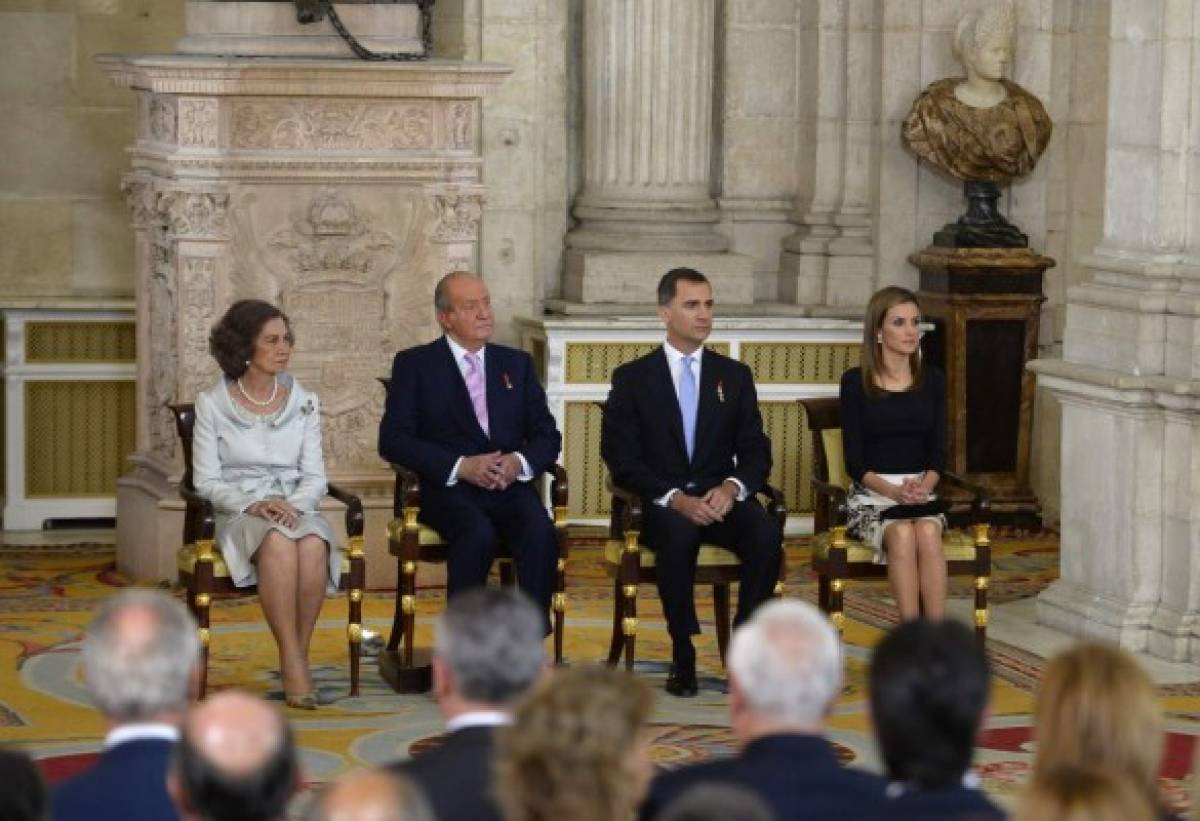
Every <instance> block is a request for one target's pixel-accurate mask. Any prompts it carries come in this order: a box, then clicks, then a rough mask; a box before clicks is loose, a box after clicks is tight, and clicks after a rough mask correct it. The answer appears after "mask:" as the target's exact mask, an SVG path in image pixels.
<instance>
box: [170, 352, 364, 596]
mask: <svg viewBox="0 0 1200 821" xmlns="http://www.w3.org/2000/svg"><path fill="white" fill-rule="evenodd" d="M279 383H280V385H281V386H283V387H285V388H287V389H288V390H289V395H288V398H287V401H286V402H285V403H284V405H283V408H282V409H281V410H280V411H279V412H278V413H275V414H271V415H268V416H256V415H254V414H252V413H250V412H248V411H246V410H244V409H243V408H241V407H240V406H239V405H238V404H237V403H236V402H235V401H234V399H233V397H232V396H230V395H229V385H230V384H231V383H230V382H229V381H228V380H226V379H225V377H221V379H219V380H218V381H217V383H216V384H215V385H213V386H212V387H210V388H208V389H207V390H205V391H203V392H202V393H200V394H199V395H198V396H197V397H196V426H195V430H194V433H193V440H192V479H193V482H194V483H195V486H196V492H197V493H199V494H200V495H201V496H203V497H204V498H205V499H208V500H209V501H211V502H212V503H213V507H214V509H215V513H216V540H217V545H218V546H219V547H220V548H221V553H222V554H223V555H224V557H225V564H226V565H228V567H229V573H230V576H231V577H232V579H233V583H234V584H235V585H237V586H238V587H248V586H250V585H252V584H256V583H257V581H258V576H257V574H256V572H255V567H254V564H253V561H252V559H253V557H254V553H255V551H257V550H258V547H259V545H260V544H262V541H263V539H264V538H265V537H266V535H267V533H268V532H270V531H271V530H278V531H279V532H280V533H281V534H283V535H284V536H286V537H287V538H289V539H292V540H296V539H300V538H301V537H303V536H309V535H312V536H318V537H320V538H321V539H323V540H324V542H325V546H326V548H327V552H328V554H329V562H328V564H329V579H328V590H329V592H333V591H334V590H336V589H337V583H338V579H339V576H340V575H341V556H340V554H339V552H338V551H337V550H332V549H329V547H330V546H331V545H333V544H335V541H334V535H333V530H332V528H330V526H329V522H327V521H326V520H325V517H324V516H322V515H321V514H320V513H319V512H318V511H317V505H318V504H319V503H320V501H321V499H322V498H324V496H325V458H324V455H323V454H322V452H321V413H320V407H319V406H318V404H317V395H316V394H315V393H312V392H311V391H308V390H305V389H304V387H302V386H301V385H300V383H298V382H297V381H296V380H295V379H293V378H292V377H291V376H290V375H288V374H280V376H279ZM270 496H281V497H283V498H285V499H287V501H288V502H289V503H290V504H291V505H292V506H293V507H295V508H296V509H297V510H298V511H300V516H299V518H298V519H297V521H296V524H295V526H294V527H287V526H285V525H282V524H278V523H276V522H271V521H268V520H267V519H263V518H261V517H259V516H249V515H247V514H246V513H245V512H244V511H245V510H246V508H247V507H249V506H250V505H251V504H253V503H254V502H257V501H260V500H262V499H266V498H268V497H270Z"/></svg>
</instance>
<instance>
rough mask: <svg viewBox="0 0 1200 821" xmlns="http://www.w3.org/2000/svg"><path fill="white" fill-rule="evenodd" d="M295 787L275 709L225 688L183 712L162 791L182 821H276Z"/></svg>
mask: <svg viewBox="0 0 1200 821" xmlns="http://www.w3.org/2000/svg"><path fill="white" fill-rule="evenodd" d="M299 783H300V767H299V761H298V758H297V754H296V744H295V741H294V740H293V738H292V730H291V727H289V726H288V723H287V721H286V720H284V718H283V716H282V715H281V714H280V712H279V710H278V709H277V708H276V707H274V706H273V705H270V704H268V703H267V702H265V701H263V700H262V699H260V698H258V697H256V696H252V695H250V694H249V693H242V692H238V691H237V690H226V691H225V692H223V693H217V694H216V695H215V696H210V697H209V698H207V699H206V700H205V701H204V702H203V703H201V704H199V705H197V706H196V707H195V708H194V709H193V710H192V711H191V713H190V714H189V715H188V717H187V720H186V721H185V722H184V724H183V731H182V733H181V735H180V738H179V744H177V745H176V747H175V751H174V755H173V757H172V763H171V769H170V772H169V775H168V777H167V790H168V791H169V792H170V794H171V798H172V799H173V800H174V801H175V805H176V806H177V807H178V809H179V817H180V818H182V819H184V821H276V819H282V818H283V817H284V813H285V812H286V810H287V805H288V801H289V800H290V799H291V797H292V795H293V794H294V793H295V792H296V788H297V787H298V786H299Z"/></svg>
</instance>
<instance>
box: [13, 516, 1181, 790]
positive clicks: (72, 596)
mask: <svg viewBox="0 0 1200 821" xmlns="http://www.w3.org/2000/svg"><path fill="white" fill-rule="evenodd" d="M602 544H603V539H602V536H601V535H599V534H597V533H596V532H595V531H582V532H580V533H578V534H576V535H575V536H574V538H573V540H572V558H571V561H570V564H569V580H568V611H567V634H566V636H567V641H566V655H567V658H568V662H569V663H572V664H580V663H592V662H596V661H599V660H601V659H603V658H604V657H605V655H606V654H607V649H608V643H609V633H610V630H611V625H612V615H611V613H612V610H611V608H612V591H611V585H612V583H611V581H610V580H609V579H608V578H607V576H606V574H605V568H604V563H603V556H602V549H601V548H602ZM993 554H994V557H995V575H994V578H993V583H992V586H991V598H992V601H993V603H996V604H1001V603H1004V602H1011V601H1016V600H1018V599H1021V598H1024V597H1028V596H1032V595H1035V594H1036V593H1037V592H1038V591H1040V590H1041V589H1043V588H1044V587H1045V586H1046V585H1047V584H1049V583H1050V582H1051V581H1053V580H1054V578H1056V576H1057V565H1058V542H1057V538H1056V537H1055V536H1054V535H1053V534H1046V535H1039V536H1031V537H1025V538H1020V539H1015V538H1014V539H999V540H997V541H995V542H994V543H993ZM114 560H115V550H114V548H113V546H112V545H111V544H109V545H104V544H76V545H64V546H57V547H40V546H39V547H35V548H12V547H0V614H2V618H0V743H5V744H10V745H15V746H19V747H22V748H24V749H27V750H29V751H30V752H31V753H32V754H33V755H34V756H36V757H37V758H38V759H39V762H40V763H41V766H42V768H43V771H44V772H45V773H46V775H47V777H48V778H49V779H50V780H52V781H55V780H59V779H61V778H63V777H66V776H67V775H70V774H71V773H73V772H75V771H77V770H78V769H80V768H81V767H85V766H87V765H88V764H89V763H90V761H91V760H92V759H93V758H94V756H95V753H96V751H97V750H98V749H99V744H100V740H101V738H102V736H103V732H104V731H103V726H102V722H101V720H100V718H99V716H97V715H96V713H95V712H94V711H93V710H92V709H91V708H90V706H89V704H88V700H87V695H86V692H85V690H84V688H83V684H82V681H81V679H80V675H79V667H78V650H79V640H80V637H81V631H82V629H83V627H84V626H85V625H86V624H87V621H88V619H89V617H90V614H91V611H92V609H93V608H94V606H95V605H96V603H97V601H98V600H100V599H102V598H103V597H105V596H107V595H109V594H110V593H112V591H113V590H114V589H115V588H117V587H120V586H123V585H124V584H125V583H126V581H125V580H124V579H123V578H122V577H121V576H120V574H118V573H117V572H116V571H115V569H114ZM788 565H789V572H788V578H787V583H786V593H787V595H789V596H799V597H804V598H808V599H810V600H813V599H815V581H814V579H813V578H812V576H811V573H810V571H809V569H808V548H807V544H806V540H804V539H797V540H793V541H790V542H789V544H788ZM969 594H970V584H969V581H968V580H961V581H960V580H955V581H954V582H953V583H952V584H951V596H952V597H953V596H962V597H966V596H968V595H969ZM441 600H442V594H441V591H438V590H423V591H421V593H420V595H419V597H418V613H419V619H418V624H419V626H418V631H417V643H418V644H419V645H427V644H428V643H429V642H430V639H431V633H430V624H431V622H432V619H431V616H433V615H435V614H436V613H437V612H438V610H439V609H440V606H441ZM697 600H698V608H699V612H700V614H701V618H702V620H704V619H705V618H707V619H709V621H707V622H705V623H704V628H705V632H704V635H703V636H701V637H700V638H699V640H698V642H697V650H698V654H699V660H700V667H701V671H700V672H701V676H702V681H701V687H702V689H701V693H700V696H699V697H698V698H696V699H675V698H672V697H670V696H667V695H665V694H662V691H661V686H662V681H663V678H664V677H665V674H666V665H665V664H664V663H662V661H661V660H663V659H666V658H668V657H669V649H670V645H669V639H668V637H667V635H666V631H665V629H664V624H663V621H662V612H661V609H660V607H659V605H658V602H657V596H656V595H655V593H654V590H653V588H652V587H643V588H642V590H641V591H640V594H639V634H638V643H637V652H638V658H639V659H640V661H639V662H638V663H637V665H636V668H635V669H636V671H637V672H638V674H639V675H642V676H644V677H645V678H646V679H647V681H648V682H649V683H650V684H651V685H652V686H653V687H655V688H656V691H657V692H659V693H660V696H659V698H658V700H657V707H656V710H655V715H654V719H653V721H654V733H655V741H654V748H653V754H654V757H655V759H656V761H657V762H658V763H659V764H660V765H662V766H664V767H672V766H678V765H680V764H683V763H687V762H691V761H697V760H701V759H703V758H707V757H709V756H713V755H723V754H728V753H730V752H732V751H733V750H734V740H733V738H732V736H731V734H730V732H729V728H728V718H727V715H726V696H725V693H724V688H723V679H722V678H721V676H722V670H721V665H720V661H719V659H718V655H717V651H716V642H715V638H714V636H713V632H712V625H711V614H712V602H711V592H710V591H706V590H698V591H697ZM364 611H365V621H366V622H367V624H368V626H370V627H372V628H374V629H376V630H379V631H385V630H387V629H388V628H389V627H390V625H391V613H392V595H391V594H390V593H388V592H384V591H378V592H370V593H368V594H367V596H366V597H365V607H364ZM846 611H847V616H848V619H847V623H846V632H845V639H846V645H847V653H846V655H847V675H846V681H845V685H844V687H843V690H842V694H841V697H840V699H839V701H838V704H837V708H836V710H835V711H834V714H833V716H832V717H831V720H830V736H831V738H832V739H833V741H834V742H835V744H836V745H837V750H838V753H839V755H840V757H841V758H842V760H843V761H845V762H847V763H853V764H854V765H856V766H862V767H866V768H869V769H873V770H878V769H879V761H878V757H877V754H876V752H875V750H874V747H873V743H872V741H871V737H870V728H869V724H868V718H867V708H866V669H867V662H868V660H869V657H870V650H871V648H872V647H873V646H874V645H875V643H876V642H877V641H878V640H879V638H880V637H881V636H882V635H883V632H884V631H885V630H886V629H887V628H888V627H890V626H891V625H892V624H893V623H894V621H895V616H894V611H893V609H892V607H891V603H890V600H889V599H888V596H887V586H886V582H884V581H882V580H880V581H863V582H858V581H855V582H854V583H853V584H852V585H850V586H849V587H848V591H847V595H846ZM345 622H346V605H345V602H344V600H342V599H330V600H329V601H328V602H327V603H326V606H325V610H324V612H323V613H322V618H321V621H320V623H319V625H318V635H317V637H316V639H315V641H314V651H313V662H314V669H315V674H316V678H317V682H318V685H319V697H320V701H321V705H322V706H321V709H319V710H318V711H316V712H303V711H294V710H292V711H289V718H290V719H291V720H292V721H293V724H294V726H295V728H296V735H297V739H298V741H299V743H300V745H301V746H302V748H303V757H304V766H305V771H306V775H307V778H308V779H309V781H310V782H322V781H325V780H328V779H330V778H332V777H335V776H336V775H337V774H339V773H341V772H343V771H345V770H347V769H351V768H354V767H358V766H362V765H364V764H371V763H378V762H383V761H389V760H393V759H395V758H398V757H403V756H406V755H409V754H410V752H419V750H420V748H421V747H423V746H427V745H429V744H433V743H436V739H437V736H438V734H439V733H440V729H441V722H440V719H439V716H438V713H437V709H436V705H434V704H433V702H432V701H431V700H430V699H429V698H428V697H426V696H399V695H396V694H394V693H392V692H391V691H390V690H389V689H388V688H387V686H386V685H385V684H384V683H383V682H382V680H381V679H380V678H379V676H378V674H377V672H376V669H375V661H374V659H371V658H367V659H364V663H363V693H362V695H361V696H360V697H358V698H350V697H349V696H348V693H347V691H348V687H349V672H348V663H347V651H346V646H345V638H344V637H345ZM213 626H214V629H213V641H212V646H211V653H212V658H211V663H210V673H209V681H210V686H211V687H212V688H214V689H218V690H219V689H223V688H228V687H242V688H245V689H248V690H250V691H252V692H257V693H260V694H262V695H263V696H264V697H266V698H268V699H273V700H276V701H279V702H281V703H282V694H281V691H280V683H279V679H278V674H277V672H276V670H275V664H276V659H275V655H274V646H273V644H272V642H271V641H270V639H269V634H268V632H267V628H266V625H265V622H264V621H263V619H262V616H261V611H260V610H259V608H258V604H257V601H256V600H255V599H252V598H251V599H240V600H234V601H218V602H217V603H216V605H215V606H214V613H213ZM989 653H990V655H991V659H992V662H993V667H994V671H995V682H994V685H993V690H992V707H991V714H990V717H989V719H988V722H987V727H986V730H985V732H984V733H983V735H982V737H981V739H980V746H979V749H978V751H977V756H976V764H977V767H978V769H979V771H980V774H981V776H982V778H983V782H984V786H985V788H986V789H987V790H988V791H989V792H990V793H991V794H992V795H994V796H995V797H996V798H997V799H998V800H1000V801H1001V802H1003V803H1006V804H1009V803H1011V801H1012V799H1013V797H1014V796H1015V794H1016V793H1017V792H1018V790H1019V789H1020V786H1021V784H1023V783H1024V781H1025V779H1026V778H1027V776H1028V772H1029V768H1030V764H1031V762H1032V740H1031V732H1030V724H1031V715H1030V712H1031V708H1032V704H1033V697H1032V694H1033V691H1034V690H1035V688H1036V686H1037V681H1038V678H1039V677H1040V673H1041V668H1042V664H1043V659H1041V658H1040V657H1038V656H1037V655H1035V654H1033V653H1031V652H1029V651H1028V650H1026V649H1023V648H1021V647H1017V646H1013V645H1011V644H1006V643H1004V642H1001V641H996V640H989ZM1198 696H1200V671H1198V674H1197V682H1194V683H1190V684H1175V685H1172V686H1170V687H1166V688H1164V689H1163V704H1164V709H1165V710H1166V711H1167V716H1168V725H1169V729H1170V737H1169V739H1168V745H1167V755H1166V760H1165V763H1164V768H1163V774H1162V775H1163V786H1164V789H1165V790H1166V792H1167V793H1168V795H1169V796H1170V797H1171V798H1172V800H1173V801H1174V802H1175V803H1176V804H1178V805H1179V806H1180V807H1181V808H1182V807H1186V806H1187V804H1188V800H1187V799H1188V792H1189V789H1188V784H1189V782H1190V772H1191V760H1192V749H1193V745H1194V741H1195V736H1196V735H1197V734H1200V698H1198Z"/></svg>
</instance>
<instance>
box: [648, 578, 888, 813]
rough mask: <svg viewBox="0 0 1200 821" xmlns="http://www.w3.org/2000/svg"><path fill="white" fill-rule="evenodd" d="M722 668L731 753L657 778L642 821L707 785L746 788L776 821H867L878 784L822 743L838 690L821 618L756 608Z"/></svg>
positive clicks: (837, 645)
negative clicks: (734, 748) (735, 747)
mask: <svg viewBox="0 0 1200 821" xmlns="http://www.w3.org/2000/svg"><path fill="white" fill-rule="evenodd" d="M728 667H729V713H730V723H731V726H732V730H733V734H734V735H735V736H736V737H737V740H738V744H739V745H740V747H741V752H740V753H739V754H738V755H737V756H736V757H734V758H728V759H724V760H717V761H708V762H704V763H701V764H695V765H693V766H690V767H683V768H681V769H678V770H675V771H674V772H670V773H666V774H664V775H661V776H659V777H658V778H657V779H655V781H654V783H653V784H652V785H651V787H650V795H649V797H648V798H647V799H646V802H645V804H644V805H643V807H642V814H641V817H642V819H652V818H657V817H659V813H660V812H661V811H662V809H663V808H664V807H666V806H667V805H668V804H669V803H670V802H671V800H672V799H673V798H674V797H675V796H677V795H679V794H680V793H682V792H683V791H684V790H686V789H687V788H689V787H691V786H693V785H695V784H701V783H712V782H716V783H727V784H736V785H740V786H743V787H747V788H749V789H750V790H752V791H754V792H755V793H757V794H758V795H759V796H761V797H762V798H763V799H764V800H765V801H766V802H767V804H769V805H770V806H771V808H772V809H773V810H774V812H775V817H776V819H777V820H778V821H800V819H827V818H837V819H839V821H849V819H855V818H873V817H874V814H875V812H876V811H877V810H878V809H879V808H880V807H881V805H882V804H883V800H884V788H885V786H886V784H885V782H884V780H883V779H882V778H880V777H878V776H876V775H872V774H870V773H866V772H862V771H859V770H854V769H850V768H845V767H842V766H841V764H839V763H838V760H837V758H836V756H835V755H834V752H833V747H832V746H831V745H830V743H829V741H828V740H826V739H825V738H824V730H825V719H826V718H827V717H828V715H829V712H830V710H832V708H833V705H834V703H835V702H836V700H837V697H838V693H839V692H840V690H841V686H842V650H841V642H840V641H839V639H838V635H837V631H836V630H834V628H833V625H831V624H830V623H829V620H828V619H826V618H825V616H824V615H823V614H822V613H821V611H819V610H818V609H817V608H815V607H813V606H812V605H811V604H808V603H807V602H802V601H796V600H794V599H789V600H781V601H772V602H768V603H766V604H763V605H761V606H760V607H759V608H758V609H757V610H756V611H755V612H754V615H753V616H751V618H750V619H749V620H748V621H746V622H745V623H744V624H742V626H741V627H739V628H738V629H737V630H736V631H734V634H733V641H732V643H731V645H730V647H729V656H728Z"/></svg>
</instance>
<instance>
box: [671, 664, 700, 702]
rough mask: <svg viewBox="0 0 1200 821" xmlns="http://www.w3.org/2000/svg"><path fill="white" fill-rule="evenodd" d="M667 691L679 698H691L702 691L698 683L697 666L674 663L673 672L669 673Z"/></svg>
mask: <svg viewBox="0 0 1200 821" xmlns="http://www.w3.org/2000/svg"><path fill="white" fill-rule="evenodd" d="M666 691H667V692H668V693H670V694H671V695H673V696H678V697H679V698H691V697H692V696H694V695H696V694H697V693H698V692H700V686H699V685H698V684H697V683H696V668H695V667H679V666H676V665H674V664H672V665H671V672H669V673H667V686H666Z"/></svg>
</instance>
